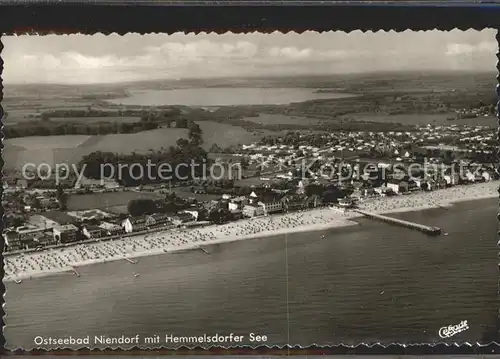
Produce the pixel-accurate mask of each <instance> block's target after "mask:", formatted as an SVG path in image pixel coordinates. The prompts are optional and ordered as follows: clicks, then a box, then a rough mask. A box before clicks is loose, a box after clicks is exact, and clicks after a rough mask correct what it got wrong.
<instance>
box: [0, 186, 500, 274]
mask: <svg viewBox="0 0 500 359" xmlns="http://www.w3.org/2000/svg"><path fill="white" fill-rule="evenodd" d="M498 184H500V181H492V182H487V183H480V184H474V185H468V186H456V187H451V188H446V189H440V190H436V191H432V192H420V193H415V194H411V195H407V196H395V197H386V198H377V199H368V200H365V201H363V202H360V204H359V206H358V207H359V208H360V209H364V210H366V211H371V212H374V213H378V214H391V213H400V212H412V211H422V210H427V209H433V208H450V207H452V206H453V204H454V203H460V202H465V201H473V200H480V199H489V198H498V196H499V195H498V192H497V189H498ZM360 217H363V215H361V214H358V213H355V212H346V213H342V212H341V211H336V210H332V209H329V208H324V207H323V208H316V209H311V210H304V211H299V212H291V213H285V214H275V215H271V216H267V217H254V218H250V219H244V220H241V221H237V222H230V223H227V224H222V225H210V226H207V227H202V228H198V229H180V230H179V229H176V230H172V229H171V230H167V231H163V232H153V233H149V234H145V235H144V234H143V235H137V236H130V237H125V238H121V239H116V240H111V241H109V242H93V243H86V244H76V245H74V246H69V247H64V248H57V249H49V250H46V251H40V252H31V253H27V254H19V255H13V256H5V257H4V263H5V276H4V281H5V282H15V281H19V280H27V279H34V278H39V277H43V276H50V275H54V274H70V275H75V273H74V269H75V268H78V267H82V266H86V265H91V264H97V263H107V262H111V261H116V260H127V259H126V258H128V259H134V258H140V257H147V256H153V255H159V254H165V253H176V252H180V251H187V250H196V249H200V248H203V247H204V246H209V245H215V244H223V243H230V242H236V241H241V240H247V239H255V238H262V237H274V236H279V235H284V234H292V233H301V232H313V231H321V230H327V229H334V228H343V227H350V226H355V225H358V223H357V222H355V221H353V220H354V219H356V218H360Z"/></svg>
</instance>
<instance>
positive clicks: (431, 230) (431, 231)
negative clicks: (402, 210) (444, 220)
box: [354, 209, 441, 236]
mask: <svg viewBox="0 0 500 359" xmlns="http://www.w3.org/2000/svg"><path fill="white" fill-rule="evenodd" d="M354 211H355V212H357V213H359V214H362V215H363V216H365V217H368V218H372V219H375V220H379V221H382V222H386V223H389V224H395V225H399V226H402V227H406V228H410V229H416V230H418V231H420V232H423V233H425V234H428V235H431V236H437V235H439V234H441V228H439V227H433V226H426V225H425V224H420V223H415V222H410V221H405V220H403V219H398V218H393V217H388V216H384V215H382V214H376V213H372V212H368V211H363V210H360V209H355V210H354Z"/></svg>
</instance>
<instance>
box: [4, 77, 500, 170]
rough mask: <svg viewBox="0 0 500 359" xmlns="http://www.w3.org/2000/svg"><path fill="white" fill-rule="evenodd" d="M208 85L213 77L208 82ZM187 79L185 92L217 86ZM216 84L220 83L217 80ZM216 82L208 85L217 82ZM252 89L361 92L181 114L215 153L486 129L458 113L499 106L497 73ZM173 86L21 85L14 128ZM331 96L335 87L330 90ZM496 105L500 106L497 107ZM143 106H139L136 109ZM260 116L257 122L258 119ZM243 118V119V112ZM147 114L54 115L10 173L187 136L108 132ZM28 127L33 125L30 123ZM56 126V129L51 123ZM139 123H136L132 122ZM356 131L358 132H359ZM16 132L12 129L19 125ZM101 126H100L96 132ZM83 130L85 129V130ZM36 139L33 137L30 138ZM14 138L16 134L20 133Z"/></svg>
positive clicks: (27, 141)
mask: <svg viewBox="0 0 500 359" xmlns="http://www.w3.org/2000/svg"><path fill="white" fill-rule="evenodd" d="M207 81H208V80H207ZM207 81H202V82H203V84H201V83H195V84H192V83H189V81H188V82H186V84H185V86H184V85H183V86H181V85H182V84H180V83H176V85H175V86H181V87H185V88H190V87H196V86H199V87H203V86H205V87H206V86H210V84H207ZM210 81H212V80H210ZM210 81H208V82H210ZM212 82H214V84H212V85H213V86H215V85H218V86H223V87H228V84H234V82H235V79H233V80H231V79H218V80H213V81H212ZM241 83H242V84H243V83H244V84H246V86H247V87H249V86H254V87H297V88H299V87H302V88H310V89H311V90H312V91H314V90H317V89H332V88H341V89H343V90H345V91H346V92H349V93H352V94H356V95H357V96H356V97H351V98H342V99H321V100H311V101H306V102H301V103H294V104H289V105H263V106H231V107H227V108H225V109H222V110H221V111H215V112H214V113H210V112H209V111H208V112H207V111H203V110H200V109H195V108H193V109H187V110H186V109H183V110H182V111H183V113H182V114H181V115H180V116H184V117H186V118H187V119H189V120H192V121H194V122H196V123H197V124H198V125H199V126H200V127H201V129H202V131H203V147H204V148H205V149H206V150H209V149H210V148H211V147H212V145H213V144H217V145H218V146H219V147H222V148H226V147H230V146H236V145H240V144H248V143H251V142H255V141H258V140H259V139H260V138H262V137H263V136H268V135H277V134H280V133H283V132H282V131H286V130H296V131H318V130H321V131H325V130H328V131H335V130H342V129H346V130H352V129H356V130H359V129H363V128H366V129H369V130H370V131H377V130H381V131H384V130H388V129H387V128H388V126H389V128H390V130H393V129H392V127H391V124H397V123H399V124H401V125H402V126H403V127H411V126H413V125H425V124H428V123H431V124H435V125H440V124H442V125H451V124H457V125H463V124H483V125H491V126H495V120H494V118H493V116H481V117H478V118H470V119H465V118H464V119H454V120H449V118H451V117H453V114H455V113H456V112H455V111H457V110H459V109H462V108H477V106H478V103H484V104H485V105H486V106H492V105H493V103H494V84H495V79H494V75H491V74H455V73H453V74H429V75H426V76H424V75H422V74H364V75H355V76H354V75H352V76H351V75H346V76H339V75H336V76H328V75H326V76H321V77H304V76H302V77H289V78H280V79H278V78H272V79H246V80H245V81H242V82H241ZM171 87H172V86H171V84H170V85H169V84H168V83H166V82H165V83H164V82H162V81H153V82H151V83H137V84H113V85H102V86H59V85H40V86H38V85H24V86H23V85H19V86H10V87H9V89H8V91H6V93H5V99H4V102H3V105H4V108H5V110H6V111H7V112H8V115H7V117H6V119H5V124H6V126H7V127H9V125H10V126H12V127H14V126H20V127H22V126H28V127H29V126H33V125H35V126H37V123H38V122H40V123H42V124H43V120H42V119H40V115H41V113H42V112H44V111H51V110H65V109H66V110H86V109H89V108H92V109H98V110H99V109H101V110H113V111H116V110H118V109H120V108H121V107H119V106H116V105H112V104H110V103H109V102H107V100H109V99H112V98H121V97H126V96H127V95H128V94H129V93H130V92H133V91H134V89H158V88H160V89H167V88H171ZM324 91H328V90H324ZM492 101H493V102H492ZM136 107H137V106H136ZM247 112H248V113H255V114H259V115H258V116H255V117H251V116H252V115H251V114H248V115H247V114H246V113H247ZM242 114H243V115H242ZM140 121H141V119H140V118H139V117H133V116H132V117H130V116H128V117H127V116H125V115H124V116H123V117H121V116H120V117H92V115H89V116H88V117H66V116H63V117H58V118H56V117H54V118H50V121H49V122H48V123H47V122H46V123H45V125H44V126H47V127H50V126H52V127H50V128H48V130H47V131H48V132H46V133H43V134H47V136H34V135H33V134H26V132H24V134H19V133H20V132H19V133H18V136H19V137H15V138H7V139H6V140H5V149H4V153H3V155H4V159H5V162H6V164H5V168H6V169H12V168H17V169H20V168H21V167H22V165H23V164H24V163H27V162H31V163H35V164H37V163H41V162H45V163H48V164H51V165H53V164H55V163H68V164H71V163H78V162H79V161H80V159H81V158H82V156H84V155H86V154H89V153H92V152H95V151H103V152H104V151H106V152H108V151H109V152H114V153H123V154H125V153H132V152H135V153H144V154H145V153H147V152H149V151H150V150H153V151H159V150H161V149H162V148H165V149H167V148H168V147H169V146H173V145H175V144H176V141H177V140H178V139H179V138H186V137H187V130H186V129H184V128H165V127H163V126H159V128H155V129H149V130H148V129H142V128H141V129H139V130H134V131H133V133H129V132H120V133H115V132H112V133H109V132H106V133H108V134H104V133H103V132H100V130H99V127H100V124H101V123H108V124H109V123H119V122H121V123H122V125H123V126H125V124H132V123H137V122H140ZM68 123H71V124H75V126H83V125H84V124H85V125H86V126H94V127H97V132H85V131H83V133H82V134H81V135H80V134H78V135H76V134H71V135H70V134H68V133H73V132H64V131H65V130H64V131H62V132H61V131H59V132H57V134H58V135H56V133H53V132H51V131H52V130H53V128H54V127H57V126H60V125H63V124H68ZM24 124H25V125H24ZM49 125H50V126H49ZM132 126H133V125H132ZM353 126H354V127H353ZM12 127H11V128H12ZM94 129H95V128H94ZM78 133H80V132H78ZM23 136H30V137H23ZM12 137H14V136H12Z"/></svg>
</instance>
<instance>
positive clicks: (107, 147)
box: [4, 121, 273, 170]
mask: <svg viewBox="0 0 500 359" xmlns="http://www.w3.org/2000/svg"><path fill="white" fill-rule="evenodd" d="M199 125H200V127H201V129H202V130H203V139H204V145H203V147H204V148H205V149H206V150H208V149H209V148H210V147H211V146H212V145H213V144H214V143H216V144H218V145H219V146H221V147H228V146H234V145H238V144H242V143H252V142H254V141H258V140H259V139H260V138H262V137H263V136H265V135H268V134H271V133H273V132H271V131H258V132H249V131H247V130H245V129H244V128H242V127H238V126H232V125H227V124H223V123H217V122H211V121H200V122H199ZM186 137H187V130H186V129H182V128H179V129H177V128H159V129H155V130H150V131H143V132H139V133H134V134H111V135H104V136H82V135H64V136H33V137H20V138H12V139H6V140H5V141H4V143H5V149H4V159H5V162H6V164H5V167H6V168H8V169H14V168H15V169H17V170H20V169H21V168H22V166H23V165H24V164H25V163H34V164H39V163H47V164H49V165H51V166H54V165H55V164H56V163H67V164H69V165H71V164H73V163H74V164H76V163H78V162H79V161H80V160H81V158H82V157H83V156H84V155H87V154H89V153H92V152H95V151H101V152H113V153H123V154H129V153H132V152H135V153H147V152H150V151H159V150H161V149H162V148H164V149H167V148H168V147H169V146H175V144H176V141H177V140H178V139H179V138H186Z"/></svg>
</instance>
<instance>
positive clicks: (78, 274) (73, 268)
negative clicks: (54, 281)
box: [71, 267, 80, 277]
mask: <svg viewBox="0 0 500 359" xmlns="http://www.w3.org/2000/svg"><path fill="white" fill-rule="evenodd" d="M71 270H72V271H73V273H75V275H76V276H77V277H80V273H78V272H77V271H76V269H75V267H72V268H71Z"/></svg>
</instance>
